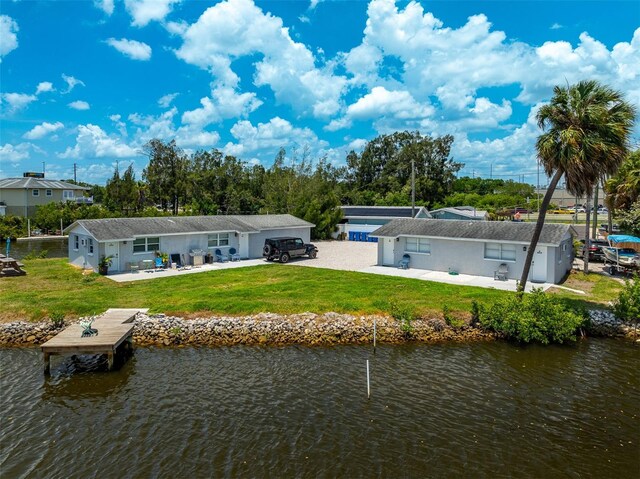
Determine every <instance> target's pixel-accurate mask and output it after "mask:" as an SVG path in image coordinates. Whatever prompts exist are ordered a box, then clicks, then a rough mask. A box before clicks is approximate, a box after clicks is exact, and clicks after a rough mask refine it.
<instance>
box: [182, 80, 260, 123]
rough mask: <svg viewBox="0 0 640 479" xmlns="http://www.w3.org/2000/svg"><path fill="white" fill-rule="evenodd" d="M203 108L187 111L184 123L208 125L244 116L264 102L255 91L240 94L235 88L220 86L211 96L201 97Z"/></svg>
mask: <svg viewBox="0 0 640 479" xmlns="http://www.w3.org/2000/svg"><path fill="white" fill-rule="evenodd" d="M200 104H201V105H202V107H201V108H196V109H195V110H191V111H186V112H184V114H183V115H182V123H185V124H193V125H201V126H206V125H209V124H211V123H217V122H220V121H222V120H224V119H227V118H243V117H247V116H248V115H249V113H251V112H253V111H255V110H256V109H257V108H258V107H259V106H260V105H262V102H261V101H260V100H258V99H257V98H256V94H255V93H240V94H238V93H237V92H236V91H235V90H234V89H233V88H229V87H218V88H214V89H213V90H212V91H211V97H204V98H202V99H200Z"/></svg>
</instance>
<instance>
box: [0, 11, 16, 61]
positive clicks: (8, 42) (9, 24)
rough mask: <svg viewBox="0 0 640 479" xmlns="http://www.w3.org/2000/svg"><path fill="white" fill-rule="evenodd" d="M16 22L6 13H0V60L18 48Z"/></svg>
mask: <svg viewBox="0 0 640 479" xmlns="http://www.w3.org/2000/svg"><path fill="white" fill-rule="evenodd" d="M18 30H19V28H18V24H17V23H16V21H15V20H14V19H13V18H11V17H10V16H8V15H0V61H2V57H3V56H5V55H6V54H7V53H9V52H11V51H13V50H15V49H16V48H18Z"/></svg>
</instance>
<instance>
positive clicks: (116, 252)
mask: <svg viewBox="0 0 640 479" xmlns="http://www.w3.org/2000/svg"><path fill="white" fill-rule="evenodd" d="M104 255H105V256H111V267H110V268H109V269H110V270H111V271H120V243H118V242H117V241H110V242H108V243H106V244H105V245H104Z"/></svg>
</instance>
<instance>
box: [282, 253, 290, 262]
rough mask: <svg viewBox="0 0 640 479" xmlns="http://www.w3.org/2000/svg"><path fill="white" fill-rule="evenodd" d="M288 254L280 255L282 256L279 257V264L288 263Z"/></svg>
mask: <svg viewBox="0 0 640 479" xmlns="http://www.w3.org/2000/svg"><path fill="white" fill-rule="evenodd" d="M289 258H290V256H289V253H282V256H280V262H281V263H288V262H289Z"/></svg>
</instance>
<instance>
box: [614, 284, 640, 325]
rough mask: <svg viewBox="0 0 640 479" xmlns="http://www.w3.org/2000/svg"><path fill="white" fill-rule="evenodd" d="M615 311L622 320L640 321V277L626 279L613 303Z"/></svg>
mask: <svg viewBox="0 0 640 479" xmlns="http://www.w3.org/2000/svg"><path fill="white" fill-rule="evenodd" d="M613 313H614V314H615V315H616V317H617V318H618V319H621V320H622V321H640V277H639V276H636V277H635V278H633V279H632V280H631V281H630V280H625V282H624V288H623V289H622V291H620V293H619V294H618V297H617V298H616V300H615V301H614V303H613Z"/></svg>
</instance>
